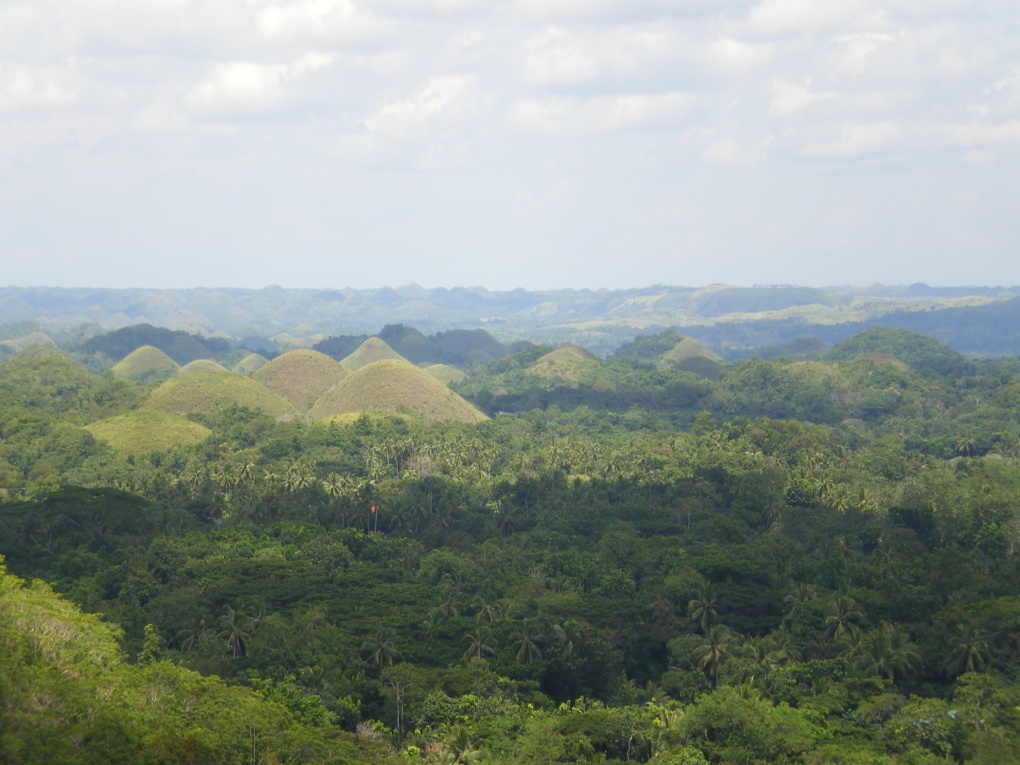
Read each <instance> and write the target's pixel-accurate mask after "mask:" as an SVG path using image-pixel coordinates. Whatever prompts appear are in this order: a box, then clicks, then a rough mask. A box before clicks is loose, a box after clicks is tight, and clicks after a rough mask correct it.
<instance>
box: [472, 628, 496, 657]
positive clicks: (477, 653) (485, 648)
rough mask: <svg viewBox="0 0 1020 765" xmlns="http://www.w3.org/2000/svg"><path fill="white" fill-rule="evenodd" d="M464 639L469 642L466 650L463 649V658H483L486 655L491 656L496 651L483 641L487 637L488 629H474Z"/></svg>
mask: <svg viewBox="0 0 1020 765" xmlns="http://www.w3.org/2000/svg"><path fill="white" fill-rule="evenodd" d="M464 639H465V640H467V641H468V642H469V645H468V648H467V650H466V651H464V659H484V658H485V656H486V655H489V656H492V655H493V654H494V653H496V649H495V648H493V647H492V646H491V645H489V644H488V643H486V642H485V641H486V640H488V639H489V636H488V630H475V631H474V633H473V634H471V635H466V636H465V637H464Z"/></svg>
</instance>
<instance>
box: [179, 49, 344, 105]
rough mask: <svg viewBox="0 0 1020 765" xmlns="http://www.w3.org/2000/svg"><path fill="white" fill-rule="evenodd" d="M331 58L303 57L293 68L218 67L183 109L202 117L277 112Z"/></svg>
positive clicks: (237, 64)
mask: <svg viewBox="0 0 1020 765" xmlns="http://www.w3.org/2000/svg"><path fill="white" fill-rule="evenodd" d="M332 61H333V57H332V56H331V55H328V54H322V53H306V54H305V55H304V56H302V57H301V58H300V59H298V60H297V61H295V62H294V63H292V64H286V65H277V66H273V65H265V64H259V63H256V62H253V61H230V62H227V63H222V64H217V65H215V66H214V67H213V68H212V71H211V72H209V74H208V75H207V76H206V78H205V79H203V80H202V81H201V82H199V83H198V84H197V85H195V86H194V87H193V88H191V90H190V91H189V92H188V94H187V95H186V96H185V99H184V104H185V106H186V108H187V109H188V110H189V111H191V112H193V113H196V114H201V115H230V114H237V113H260V112H268V111H272V110H274V109H278V108H280V107H281V106H283V105H284V104H285V103H286V102H287V101H288V100H289V99H290V98H291V95H292V91H291V88H292V86H293V85H294V84H295V82H296V81H297V80H299V79H300V78H302V77H304V76H305V75H308V74H310V73H312V72H316V71H318V70H319V69H322V68H323V67H325V66H328V65H329V64H330V63H332Z"/></svg>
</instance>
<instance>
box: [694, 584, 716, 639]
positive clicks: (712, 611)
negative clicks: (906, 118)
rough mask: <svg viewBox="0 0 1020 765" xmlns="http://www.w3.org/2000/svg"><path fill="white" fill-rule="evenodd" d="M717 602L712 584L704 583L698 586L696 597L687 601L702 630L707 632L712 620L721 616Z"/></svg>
mask: <svg viewBox="0 0 1020 765" xmlns="http://www.w3.org/2000/svg"><path fill="white" fill-rule="evenodd" d="M717 603H718V599H717V598H716V595H715V592H714V591H713V590H712V587H711V585H709V584H704V583H703V584H701V585H700V586H699V587H698V591H697V594H696V595H695V597H693V598H691V600H689V601H688V602H687V607H688V608H689V609H690V612H691V613H690V615H691V619H693V620H694V621H695V622H697V624H698V625H699V626H700V627H701V631H702V632H705V633H707V632H708V628H709V627H710V626H711V624H712V622H714V621H715V620H716V619H717V618H719V611H718V610H717V608H716V605H717Z"/></svg>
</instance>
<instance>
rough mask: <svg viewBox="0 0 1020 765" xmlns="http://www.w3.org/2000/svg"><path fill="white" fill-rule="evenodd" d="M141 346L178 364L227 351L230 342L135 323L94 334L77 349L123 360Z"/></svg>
mask: <svg viewBox="0 0 1020 765" xmlns="http://www.w3.org/2000/svg"><path fill="white" fill-rule="evenodd" d="M143 345H151V346H153V347H155V348H159V349H160V350H161V351H163V352H164V353H165V354H166V355H167V356H169V357H170V358H172V359H173V360H174V361H176V362H177V363H178V364H187V363H188V362H189V361H194V360H195V359H207V358H209V357H211V356H215V355H217V354H219V353H226V352H227V351H229V350H230V343H229V342H227V341H226V340H223V339H221V338H203V337H201V336H200V335H194V334H189V333H188V332H184V331H181V330H170V329H165V328H163V327H153V326H152V325H151V324H138V325H135V326H132V327H124V328H122V329H118V330H116V331H114V332H109V333H107V334H105V335H97V336H96V337H92V338H89V339H88V340H86V341H85V342H83V343H82V344H81V349H80V350H81V351H82V352H83V353H87V354H96V353H98V354H102V355H104V356H107V357H109V358H111V359H122V358H124V357H125V356H127V355H128V354H129V353H131V351H133V350H135V349H136V348H141V347H142V346H143Z"/></svg>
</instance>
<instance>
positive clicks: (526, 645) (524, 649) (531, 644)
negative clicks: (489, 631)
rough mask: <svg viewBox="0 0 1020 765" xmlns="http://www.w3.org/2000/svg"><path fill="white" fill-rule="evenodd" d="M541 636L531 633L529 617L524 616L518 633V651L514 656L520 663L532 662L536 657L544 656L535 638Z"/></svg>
mask: <svg viewBox="0 0 1020 765" xmlns="http://www.w3.org/2000/svg"><path fill="white" fill-rule="evenodd" d="M539 637H541V636H540V635H534V634H532V633H531V629H530V628H529V627H528V617H524V620H523V621H522V623H521V631H520V632H519V633H518V634H517V641H518V642H517V653H516V655H515V656H514V658H515V659H516V660H517V663H518V664H531V662H533V661H534V660H535V659H541V658H542V652H541V651H540V650H538V646H537V645H536V644H535V640H536V639H538V638H539Z"/></svg>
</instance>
